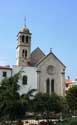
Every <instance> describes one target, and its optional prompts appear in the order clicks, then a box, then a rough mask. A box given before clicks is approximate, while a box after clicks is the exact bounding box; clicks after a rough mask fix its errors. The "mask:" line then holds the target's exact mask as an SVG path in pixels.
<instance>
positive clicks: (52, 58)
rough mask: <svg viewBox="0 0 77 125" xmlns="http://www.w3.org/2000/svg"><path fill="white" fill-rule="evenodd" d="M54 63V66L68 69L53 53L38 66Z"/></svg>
mask: <svg viewBox="0 0 77 125" xmlns="http://www.w3.org/2000/svg"><path fill="white" fill-rule="evenodd" d="M46 62H47V63H49V62H50V63H52V64H54V65H60V66H62V67H64V68H65V67H66V66H65V65H64V64H63V63H62V62H61V61H60V60H59V59H58V58H57V57H56V56H55V54H53V53H52V52H50V53H49V54H48V55H47V56H45V57H44V58H43V59H42V60H40V61H39V62H38V63H37V66H40V65H43V64H44V63H46Z"/></svg>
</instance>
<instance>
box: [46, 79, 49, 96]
mask: <svg viewBox="0 0 77 125" xmlns="http://www.w3.org/2000/svg"><path fill="white" fill-rule="evenodd" d="M46 93H47V94H49V93H50V81H49V78H48V79H47V80H46Z"/></svg>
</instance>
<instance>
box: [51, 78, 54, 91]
mask: <svg viewBox="0 0 77 125" xmlns="http://www.w3.org/2000/svg"><path fill="white" fill-rule="evenodd" d="M53 92H54V79H52V80H51V93H53Z"/></svg>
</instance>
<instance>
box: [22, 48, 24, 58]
mask: <svg viewBox="0 0 77 125" xmlns="http://www.w3.org/2000/svg"><path fill="white" fill-rule="evenodd" d="M22 57H24V49H23V50H22Z"/></svg>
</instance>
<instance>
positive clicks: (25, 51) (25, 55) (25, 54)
mask: <svg viewBox="0 0 77 125" xmlns="http://www.w3.org/2000/svg"><path fill="white" fill-rule="evenodd" d="M26 57H27V50H25V58H26Z"/></svg>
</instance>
